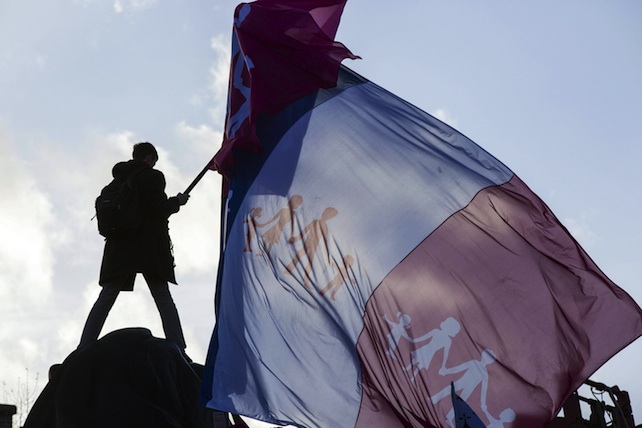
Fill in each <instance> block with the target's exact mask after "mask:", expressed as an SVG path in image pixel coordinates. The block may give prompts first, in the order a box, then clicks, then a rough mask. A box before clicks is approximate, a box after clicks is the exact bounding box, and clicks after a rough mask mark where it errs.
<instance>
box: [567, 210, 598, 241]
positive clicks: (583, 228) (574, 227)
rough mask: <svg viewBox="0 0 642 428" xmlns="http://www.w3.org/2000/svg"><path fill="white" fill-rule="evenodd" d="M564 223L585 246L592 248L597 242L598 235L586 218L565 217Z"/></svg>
mask: <svg viewBox="0 0 642 428" xmlns="http://www.w3.org/2000/svg"><path fill="white" fill-rule="evenodd" d="M562 223H563V224H564V226H566V228H567V229H568V231H569V232H570V233H571V235H572V236H573V237H574V238H575V239H576V240H577V241H578V242H579V243H580V244H581V245H582V246H583V247H585V248H590V247H591V246H593V245H594V244H595V243H596V242H597V235H596V234H595V233H594V232H593V231H592V230H591V229H590V226H589V225H588V221H587V220H586V218H584V217H580V218H579V219H578V218H565V219H564V220H563V221H562Z"/></svg>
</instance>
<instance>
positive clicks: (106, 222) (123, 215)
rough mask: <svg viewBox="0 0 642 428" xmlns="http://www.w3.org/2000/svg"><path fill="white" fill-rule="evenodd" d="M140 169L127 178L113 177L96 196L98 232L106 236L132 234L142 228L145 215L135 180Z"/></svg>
mask: <svg viewBox="0 0 642 428" xmlns="http://www.w3.org/2000/svg"><path fill="white" fill-rule="evenodd" d="M140 171H142V170H138V171H136V172H134V173H133V174H130V175H129V176H128V177H127V179H126V180H117V179H113V180H112V181H111V183H109V184H108V185H106V186H105V187H103V190H102V191H101V192H100V195H99V196H98V197H97V198H96V204H95V206H96V219H97V220H98V233H100V234H101V235H102V236H104V237H105V238H113V237H120V236H127V235H131V234H133V233H135V232H136V231H137V230H138V229H139V228H140V225H141V224H142V222H143V216H142V210H141V206H140V195H139V192H138V186H137V185H136V181H135V180H134V178H135V177H136V175H138V173H140Z"/></svg>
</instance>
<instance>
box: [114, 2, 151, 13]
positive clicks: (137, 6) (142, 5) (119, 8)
mask: <svg viewBox="0 0 642 428" xmlns="http://www.w3.org/2000/svg"><path fill="white" fill-rule="evenodd" d="M156 3H157V0H115V1H114V12H116V13H123V12H138V11H141V10H144V9H149V8H151V7H152V6H154V5H155V4H156Z"/></svg>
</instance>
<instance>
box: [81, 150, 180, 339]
mask: <svg viewBox="0 0 642 428" xmlns="http://www.w3.org/2000/svg"><path fill="white" fill-rule="evenodd" d="M132 158H133V159H132V160H129V161H127V162H119V163H117V164H116V165H115V166H114V168H113V169H112V175H113V176H114V178H115V179H116V180H123V181H126V180H127V179H128V177H130V176H133V181H134V184H135V185H136V186H137V188H138V194H139V197H140V207H141V214H142V224H141V225H140V228H139V229H138V230H137V231H136V232H133V233H131V234H130V235H128V236H118V237H109V238H107V239H106V241H105V250H104V253H103V260H102V265H101V268H100V280H99V284H100V285H101V286H102V291H101V292H100V295H99V296H98V300H97V301H96V303H95V304H94V306H93V308H92V309H91V311H90V312H89V316H88V317H87V321H86V323H85V328H84V329H83V332H82V336H81V338H80V345H79V346H78V347H79V348H82V347H84V346H86V345H89V344H90V343H92V342H95V341H96V340H97V339H98V335H99V334H100V331H101V330H102V328H103V325H104V324H105V320H106V319H107V315H108V314H109V311H110V310H111V308H112V306H113V305H114V302H115V301H116V298H117V297H118V294H119V293H120V292H121V291H132V290H133V289H134V280H135V278H136V274H137V273H142V274H143V277H144V278H145V281H146V282H147V285H148V286H149V289H150V291H151V294H152V297H153V298H154V302H155V303H156V307H157V308H158V311H159V313H160V317H161V320H162V323H163V330H164V331H165V337H166V338H167V339H169V340H171V341H172V342H174V343H176V344H177V345H178V346H179V347H180V348H181V349H183V350H184V349H185V347H186V344H185V338H184V337H183V330H182V328H181V323H180V320H179V317H178V312H177V310H176V306H175V305H174V301H173V299H172V296H171V294H170V292H169V287H168V282H171V283H173V284H176V278H175V275H174V257H173V255H172V244H171V240H170V238H169V228H168V218H169V216H170V215H172V214H174V213H176V212H178V210H179V209H180V207H181V205H185V203H187V200H188V198H189V195H184V194H182V193H179V194H178V195H176V196H174V197H171V198H168V197H167V195H166V194H165V176H164V175H163V173H162V172H160V171H158V170H155V169H153V167H154V165H155V164H156V162H157V161H158V153H157V152H156V149H155V148H154V146H153V145H152V144H150V143H147V142H143V143H138V144H135V145H134V150H133V154H132Z"/></svg>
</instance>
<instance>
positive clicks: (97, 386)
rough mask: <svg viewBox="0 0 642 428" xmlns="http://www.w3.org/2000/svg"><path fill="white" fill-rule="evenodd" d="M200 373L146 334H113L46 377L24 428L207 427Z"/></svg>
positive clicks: (134, 331) (178, 351) (176, 351)
mask: <svg viewBox="0 0 642 428" xmlns="http://www.w3.org/2000/svg"><path fill="white" fill-rule="evenodd" d="M201 369H202V366H199V365H197V364H193V363H190V362H188V361H187V360H186V359H185V357H184V356H183V353H182V350H181V349H180V348H179V347H178V346H177V345H176V344H175V343H173V342H171V341H169V340H166V339H159V338H156V337H153V336H152V335H151V333H150V331H149V330H147V329H144V328H130V329H124V330H118V331H114V332H111V333H109V334H107V335H105V336H104V337H103V338H101V339H100V340H98V341H97V342H94V343H92V344H90V345H88V346H86V347H84V348H82V349H80V350H76V351H74V352H72V353H71V354H70V355H69V356H68V357H67V359H66V360H65V361H64V362H63V363H62V364H61V365H60V366H59V367H57V369H56V370H55V371H54V372H53V373H51V379H50V381H49V383H48V384H47V385H46V386H45V388H44V390H43V391H42V393H41V394H40V396H39V397H38V399H37V400H36V402H35V404H34V406H33V408H32V409H31V412H30V413H29V416H28V417H27V420H26V422H25V425H24V428H89V427H91V428H114V427H119V428H142V427H154V428H170V427H171V428H211V427H212V411H211V410H208V409H205V408H204V407H202V406H200V405H199V404H198V401H197V400H198V392H199V389H200V385H201V378H200V373H199V372H200V370H201Z"/></svg>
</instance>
